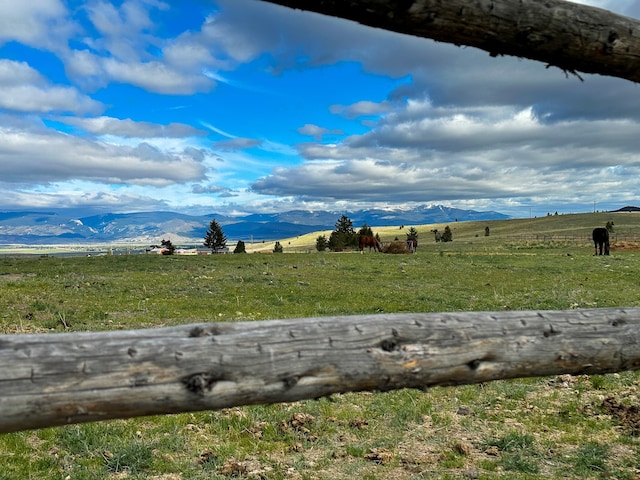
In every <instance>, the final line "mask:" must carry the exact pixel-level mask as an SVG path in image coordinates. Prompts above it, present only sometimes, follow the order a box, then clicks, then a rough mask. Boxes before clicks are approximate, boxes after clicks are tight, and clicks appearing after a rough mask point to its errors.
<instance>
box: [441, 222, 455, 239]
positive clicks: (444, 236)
mask: <svg viewBox="0 0 640 480" xmlns="http://www.w3.org/2000/svg"><path fill="white" fill-rule="evenodd" d="M442 241H443V242H451V241H453V233H452V232H451V229H450V228H449V225H447V226H446V227H444V233H443V234H442Z"/></svg>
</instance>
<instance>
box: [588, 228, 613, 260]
mask: <svg viewBox="0 0 640 480" xmlns="http://www.w3.org/2000/svg"><path fill="white" fill-rule="evenodd" d="M591 236H592V237H593V245H594V246H595V248H596V253H594V255H598V250H599V252H600V253H599V254H600V255H609V230H607V229H606V228H603V227H598V228H594V229H593V233H592V234H591Z"/></svg>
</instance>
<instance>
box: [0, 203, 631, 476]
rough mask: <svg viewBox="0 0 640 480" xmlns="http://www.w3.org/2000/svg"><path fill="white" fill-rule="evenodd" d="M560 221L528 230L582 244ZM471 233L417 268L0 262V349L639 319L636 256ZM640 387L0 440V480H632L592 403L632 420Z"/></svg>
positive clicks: (560, 387)
mask: <svg viewBox="0 0 640 480" xmlns="http://www.w3.org/2000/svg"><path fill="white" fill-rule="evenodd" d="M597 215H605V214H597ZM565 217H566V218H565ZM568 217H569V216H561V217H560V218H556V217H550V218H548V219H533V220H532V221H531V222H532V223H536V222H539V223H537V225H538V226H544V225H546V226H545V227H544V228H548V229H549V231H550V232H552V231H556V232H557V231H558V230H557V227H558V225H560V220H562V219H563V218H564V220H565V224H563V225H564V226H565V227H566V229H567V230H568V231H571V232H577V231H580V230H581V229H582V230H585V229H586V228H587V225H582V226H580V224H579V223H577V220H576V221H574V219H573V218H568ZM603 218H604V217H603ZM625 218H629V219H631V218H635V217H631V216H629V217H625ZM545 221H546V222H550V223H553V224H554V225H556V227H554V226H553V225H549V224H546V223H544V222H545ZM605 221H606V220H605ZM517 222H520V223H519V227H518V228H521V229H523V228H525V226H526V222H525V221H517ZM583 222H584V223H586V221H585V220H584V218H583ZM598 222H599V223H598V224H600V223H604V222H601V221H600V219H598ZM506 223H510V222H506ZM615 223H616V226H617V227H618V226H619V228H622V225H623V220H622V219H617V218H616V220H615ZM479 227H482V229H481V230H480V231H482V230H483V229H484V224H483V223H482V224H480V225H475V226H474V225H467V224H462V223H461V224H458V225H456V226H455V230H454V241H453V242H452V243H450V244H435V243H429V242H427V241H421V244H420V246H419V250H418V254H416V255H380V254H368V253H367V254H364V255H360V254H355V253H354V254H352V253H344V254H332V253H322V254H321V253H317V252H313V251H312V250H310V252H311V253H285V254H281V255H273V254H248V255H226V256H225V255H217V256H206V257H163V256H156V255H148V256H147V255H139V256H133V255H132V256H126V255H124V256H103V257H76V258H64V259H63V258H56V257H47V256H41V257H30V258H11V257H2V258H0V293H1V295H0V333H4V334H11V333H25V332H26V333H29V332H63V331H85V330H114V329H129V328H141V327H157V326H165V325H175V324H182V323H189V322H200V321H224V322H230V321H237V320H266V319H275V318H296V317H309V316H327V315H347V314H363V313H364V314H375V313H380V312H413V311H422V312H429V311H472V310H504V309H512V310H522V309H571V308H592V307H607V306H638V305H640V288H639V287H640V277H639V276H638V274H637V272H638V271H639V270H640V253H639V252H636V251H634V250H624V251H622V250H621V251H615V250H614V251H613V254H612V255H611V256H610V257H594V256H592V250H591V246H590V245H589V244H587V243H586V242H562V243H555V242H554V243H550V242H547V243H545V242H543V241H541V242H539V243H532V242H529V241H528V240H526V241H524V240H523V241H521V242H518V241H514V240H512V239H511V237H512V236H513V235H515V234H514V233H513V232H516V231H517V230H515V229H514V228H515V227H513V225H512V226H508V225H506V224H501V223H495V224H494V223H492V224H491V232H492V233H491V236H490V237H489V238H486V237H482V236H481V237H475V233H473V232H474V231H475V230H478V229H479ZM512 228H513V229H514V230H512ZM554 228H556V230H554ZM625 228H627V227H625ZM474 229H475V230H474ZM628 230H630V231H631V230H632V228H631V227H628ZM637 231H639V232H640V228H638V230H637ZM399 232H400V233H401V231H399ZM465 232H467V233H465ZM501 232H502V233H501ZM631 233H633V232H631ZM421 235H422V234H421ZM425 235H426V234H425ZM501 235H502V236H501ZM507 236H508V237H509V238H508V239H507V238H506V237H507ZM421 238H423V237H421ZM282 243H283V245H284V246H285V252H286V251H287V243H286V242H282ZM543 246H544V248H542V247H543ZM638 381H639V378H638V374H637V373H635V372H621V373H619V374H613V375H595V376H592V377H587V376H577V377H571V376H560V377H554V378H529V379H516V380H508V381H498V382H491V383H487V384H481V385H467V386H460V387H450V388H443V387H438V388H433V389H431V390H429V391H426V392H423V391H418V390H400V391H395V392H386V393H370V392H364V393H350V394H343V395H333V396H332V397H330V398H323V399H319V400H315V401H303V402H295V403H291V404H278V405H270V406H269V405H258V406H250V407H241V408H233V409H225V410H220V411H205V412H198V413H190V414H181V415H168V416H158V417H148V418H138V419H130V420H119V421H108V422H102V423H94V424H82V425H71V426H67V427H61V428H50V429H42V430H37V431H27V432H19V433H15V434H6V435H0V464H1V465H2V469H0V479H29V478H33V479H49V478H51V479H59V478H70V479H85V478H86V479H120V478H129V479H145V480H146V479H148V480H151V479H162V480H177V479H205V478H206V479H210V478H213V479H227V478H267V479H285V478H286V479H291V478H292V479H341V478H344V479H347V478H349V479H351V478H370V479H386V478H394V479H421V478H452V479H454V478H455V479H457V478H474V477H475V478H481V479H493V478H505V479H512V478H516V479H543V478H544V479H548V478H552V479H556V478H557V479H560V478H575V479H578V478H619V479H631V478H635V477H634V475H636V473H635V472H636V470H637V469H638V468H639V467H640V440H639V439H638V437H637V436H636V434H635V433H634V432H636V431H637V429H634V428H632V427H634V426H635V425H631V424H629V425H627V424H626V423H625V422H626V421H627V420H626V419H625V417H620V416H615V415H612V414H611V412H609V411H608V410H607V409H606V408H605V407H604V405H603V399H604V398H606V397H607V396H611V395H612V396H614V397H615V398H616V399H617V400H618V401H619V403H620V405H627V406H633V405H637V403H638ZM0 394H1V393H0ZM630 411H631V410H630Z"/></svg>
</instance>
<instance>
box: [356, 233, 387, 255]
mask: <svg viewBox="0 0 640 480" xmlns="http://www.w3.org/2000/svg"><path fill="white" fill-rule="evenodd" d="M364 247H369V251H371V248H373V249H374V250H375V251H376V252H381V251H382V244H381V243H380V242H379V241H378V239H377V238H376V237H368V236H366V235H360V238H358V250H360V251H361V252H362V251H363V250H364Z"/></svg>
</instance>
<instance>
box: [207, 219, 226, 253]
mask: <svg viewBox="0 0 640 480" xmlns="http://www.w3.org/2000/svg"><path fill="white" fill-rule="evenodd" d="M204 246H205V247H207V248H210V249H211V251H212V252H213V253H216V252H217V251H218V250H222V249H223V248H225V247H226V246H227V237H225V235H224V232H223V231H222V228H221V227H220V225H219V224H218V222H216V221H215V220H211V223H210V224H209V228H208V229H207V233H206V234H205V236H204Z"/></svg>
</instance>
